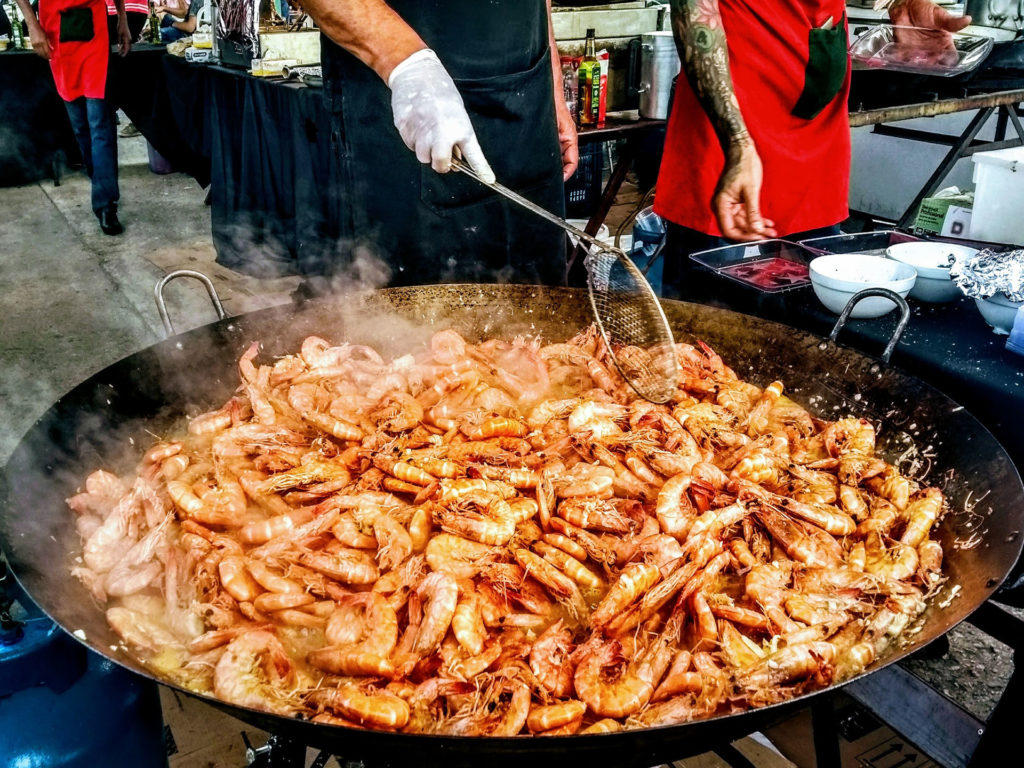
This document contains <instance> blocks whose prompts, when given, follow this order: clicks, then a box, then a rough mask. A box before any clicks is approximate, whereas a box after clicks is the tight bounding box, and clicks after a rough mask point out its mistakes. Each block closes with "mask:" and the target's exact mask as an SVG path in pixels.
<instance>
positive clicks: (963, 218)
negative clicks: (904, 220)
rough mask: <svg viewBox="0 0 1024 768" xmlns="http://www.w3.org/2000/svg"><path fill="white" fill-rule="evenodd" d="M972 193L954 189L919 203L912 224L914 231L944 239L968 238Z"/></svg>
mask: <svg viewBox="0 0 1024 768" xmlns="http://www.w3.org/2000/svg"><path fill="white" fill-rule="evenodd" d="M973 207H974V193H973V192H964V191H962V190H958V189H956V188H955V187H951V188H950V189H944V190H942V191H941V192H939V193H938V194H937V195H935V196H934V197H926V198H925V199H924V200H922V201H921V207H920V208H919V209H918V211H917V219H916V221H915V222H914V227H915V229H918V230H921V231H922V232H930V233H932V234H935V235H943V236H946V237H964V238H966V237H969V236H970V233H971V211H972V209H973Z"/></svg>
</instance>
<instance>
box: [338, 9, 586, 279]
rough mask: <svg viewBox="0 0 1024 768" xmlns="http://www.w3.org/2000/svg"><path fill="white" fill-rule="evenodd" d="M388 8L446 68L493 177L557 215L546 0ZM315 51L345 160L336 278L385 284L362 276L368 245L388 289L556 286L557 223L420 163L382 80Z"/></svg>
mask: <svg viewBox="0 0 1024 768" xmlns="http://www.w3.org/2000/svg"><path fill="white" fill-rule="evenodd" d="M388 4H389V5H390V6H391V7H392V8H393V9H394V10H395V11H396V12H397V13H398V14H399V15H401V16H402V18H403V19H405V21H406V22H407V23H408V24H409V26H411V27H412V28H413V29H415V30H416V32H417V33H419V35H420V37H422V38H423V40H424V41H425V42H426V43H427V45H428V46H430V47H431V48H432V49H433V50H434V51H436V52H437V55H438V57H439V58H440V59H441V62H442V63H443V64H444V66H445V68H446V69H447V70H448V72H449V74H450V75H451V76H452V79H453V80H454V81H455V85H456V86H457V87H458V89H459V93H460V94H461V95H462V99H463V101H464V102H465V105H466V110H467V112H468V113H469V117H470V120H471V121H472V123H473V127H474V128H475V129H476V134H477V138H478V139H479V141H480V146H481V147H482V148H483V151H484V155H485V157H486V158H487V160H488V162H489V163H490V164H491V168H493V169H494V173H495V175H496V177H497V179H498V181H500V182H502V183H504V184H506V185H507V186H510V187H512V188H513V189H516V190H517V191H519V192H520V193H521V194H523V195H524V196H526V197H528V198H529V199H530V200H532V201H533V202H535V203H537V204H539V205H541V206H543V207H545V208H547V209H548V210H550V211H553V212H555V213H557V214H558V215H560V216H561V215H564V209H565V197H564V187H563V184H562V163H561V150H560V147H559V143H558V132H557V128H556V124H555V116H554V91H553V88H552V77H551V58H550V55H551V54H550V46H549V42H548V20H547V7H546V4H545V2H544V0H491V2H487V3H483V2H479V0H389V3H388ZM321 59H322V64H323V74H324V95H325V100H326V104H327V108H328V110H329V111H330V112H331V114H332V118H333V129H334V137H333V138H334V142H333V143H334V145H335V147H336V151H337V152H338V153H340V158H341V167H342V183H341V186H342V189H341V191H340V194H339V195H338V204H339V205H340V206H341V207H342V210H340V211H338V215H339V217H340V220H341V221H342V222H343V227H342V232H343V235H342V239H341V242H340V243H339V244H338V248H337V251H336V253H337V257H336V258H335V259H334V262H335V263H334V264H333V265H332V270H333V271H334V272H335V273H338V274H343V275H351V274H352V273H353V272H357V273H358V274H359V275H360V276H361V277H363V278H364V279H370V280H376V281H378V282H380V281H381V280H382V278H380V277H379V276H377V275H373V274H372V270H371V274H370V275H367V274H366V269H365V267H364V265H365V264H366V263H367V261H366V260H363V259H361V254H365V253H367V252H369V253H370V254H371V255H373V256H378V257H380V258H381V259H383V261H384V262H385V263H386V264H387V265H388V266H389V268H390V276H389V277H388V278H386V280H387V284H390V285H422V284H431V283H450V282H504V283H508V282H515V283H540V284H559V283H562V282H563V281H564V272H565V250H566V249H565V244H566V241H565V237H564V234H563V233H562V231H561V230H559V229H558V228H556V227H553V226H552V225H551V224H549V223H547V222H544V221H543V220H541V219H538V218H536V217H535V216H532V215H530V214H528V213H526V212H525V211H522V210H520V209H518V208H517V207H515V206H513V205H512V204H510V203H508V202H506V201H504V200H502V199H500V198H497V197H496V196H495V195H494V193H492V192H490V191H489V190H487V189H486V188H484V187H483V186H482V185H480V184H479V183H478V182H476V181H474V180H472V179H469V178H467V177H465V176H462V175H461V174H458V173H447V174H438V173H435V172H434V171H433V170H432V169H431V168H430V166H429V165H421V164H420V162H419V161H418V160H417V159H416V156H415V154H414V153H413V152H412V151H411V150H409V149H408V148H407V147H406V146H405V144H404V143H403V142H402V139H401V137H400V136H399V134H398V130H397V129H396V128H395V126H394V122H393V119H392V113H391V92H390V90H388V88H387V85H386V84H385V83H384V82H382V81H381V80H380V78H379V77H377V75H376V74H375V73H374V72H373V71H372V70H371V69H370V68H369V67H367V66H365V65H364V64H363V63H361V62H360V61H359V60H358V59H356V58H355V57H354V56H352V55H351V54H349V53H348V52H347V51H345V50H343V49H341V48H340V47H338V46H337V45H335V44H333V43H332V42H330V41H329V40H327V39H326V38H322V46H321ZM370 262H371V263H372V260H370Z"/></svg>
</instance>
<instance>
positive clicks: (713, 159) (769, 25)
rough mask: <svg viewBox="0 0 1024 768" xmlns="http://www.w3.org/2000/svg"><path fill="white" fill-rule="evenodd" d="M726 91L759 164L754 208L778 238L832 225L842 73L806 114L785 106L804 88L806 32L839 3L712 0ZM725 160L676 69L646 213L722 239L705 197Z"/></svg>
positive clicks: (839, 208) (842, 141) (846, 152)
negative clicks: (724, 48) (828, 96)
mask: <svg viewBox="0 0 1024 768" xmlns="http://www.w3.org/2000/svg"><path fill="white" fill-rule="evenodd" d="M719 7H720V10H721V14H722V24H723V26H724V28H725V34H726V38H727V41H728V47H729V66H730V69H731V71H732V80H733V88H734V89H735V92H736V99H737V101H738V102H739V105H740V111H741V112H742V113H743V119H744V121H745V122H746V124H747V129H748V130H749V131H750V135H751V137H752V138H753V140H754V144H755V146H756V147H757V152H758V154H759V155H760V157H761V162H762V164H763V166H764V184H763V186H762V189H761V213H762V215H763V216H765V217H766V218H768V219H771V220H773V221H774V222H775V227H776V229H777V231H778V232H779V234H780V236H785V235H789V234H794V233H796V232H802V231H805V230H808V229H815V228H818V227H827V226H831V225H833V224H838V223H839V222H841V221H842V220H843V219H845V218H846V217H847V215H848V214H849V210H848V208H847V200H848V192H849V181H850V127H849V126H850V124H849V115H848V111H847V97H848V94H849V87H850V76H849V71H847V76H846V84H845V85H844V86H843V88H842V90H841V91H840V93H839V94H838V95H837V96H836V97H835V98H834V99H833V100H832V101H831V102H830V103H829V105H828V106H827V107H825V109H824V110H823V111H822V112H821V114H819V115H818V116H817V117H815V118H814V119H813V120H805V119H803V118H799V117H795V116H793V115H792V114H791V112H790V111H791V110H792V109H793V107H794V106H796V103H797V100H798V99H799V98H800V93H801V92H802V91H803V87H804V72H805V69H806V66H807V59H808V56H809V53H808V48H809V43H808V35H809V33H810V30H811V29H812V28H817V27H820V26H821V25H822V24H824V23H825V22H826V21H827V20H828V18H829V16H831V17H832V18H833V20H834V22H835V23H836V24H840V23H843V14H844V13H845V10H846V8H845V3H844V2H843V0H719ZM724 166H725V159H724V156H723V154H722V149H721V146H720V145H719V143H718V137H717V136H716V135H715V132H714V130H713V129H712V127H711V121H710V120H709V119H708V117H707V115H706V114H705V112H704V109H703V107H701V105H700V103H699V102H698V101H697V97H696V95H695V94H694V92H693V89H692V88H691V87H690V84H689V82H688V81H687V79H686V76H685V74H682V73H681V74H680V76H679V80H678V82H677V85H676V92H675V100H674V102H673V105H672V114H671V115H670V116H669V123H668V134H667V136H666V140H665V151H664V155H663V158H662V164H661V172H660V175H659V178H658V191H657V195H656V197H655V203H654V210H655V212H656V213H658V214H659V215H660V216H662V217H664V218H665V219H668V220H669V221H671V222H674V223H676V224H679V225H682V226H684V227H689V228H690V229H696V230H698V231H700V232H704V233H705V234H709V235H715V236H721V230H720V229H719V228H718V222H717V220H716V219H715V214H714V212H713V211H712V209H711V198H712V196H713V194H714V190H715V186H716V185H717V183H718V178H719V176H720V175H721V173H722V169H723V168H724Z"/></svg>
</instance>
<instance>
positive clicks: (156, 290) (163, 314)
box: [153, 269, 228, 336]
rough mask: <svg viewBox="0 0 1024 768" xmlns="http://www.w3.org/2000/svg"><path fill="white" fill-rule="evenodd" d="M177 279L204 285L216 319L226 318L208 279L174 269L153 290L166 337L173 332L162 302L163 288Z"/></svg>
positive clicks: (172, 324) (169, 318) (215, 290)
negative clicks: (189, 280)
mask: <svg viewBox="0 0 1024 768" xmlns="http://www.w3.org/2000/svg"><path fill="white" fill-rule="evenodd" d="M179 277H191V278H193V279H195V280H198V281H199V282H201V283H202V284H203V285H205V286H206V293H207V294H208V295H209V296H210V301H211V302H212V304H213V308H214V309H215V310H217V317H218V318H220V319H221V320H223V319H224V318H225V317H227V316H228V313H227V312H225V311H224V305H223V304H221V303H220V296H218V295H217V289H216V288H214V287H213V281H212V280H211V279H210V278H208V277H207V276H206V275H204V274H203V273H202V272H196V271H195V270H194V269H176V270H174V271H173V272H168V273H167V274H166V275H164V276H163V279H161V280H160V282H159V283H157V284H156V287H155V288H154V289H153V294H154V295H155V297H156V308H157V311H158V312H160V319H161V320H162V321H163V323H164V330H165V331H167V335H168V336H174V335H175V332H174V323H172V322H171V316H170V315H169V314H168V312H167V304H166V303H165V302H164V286H165V285H167V284H168V283H169V282H171V280H176V279H177V278H179Z"/></svg>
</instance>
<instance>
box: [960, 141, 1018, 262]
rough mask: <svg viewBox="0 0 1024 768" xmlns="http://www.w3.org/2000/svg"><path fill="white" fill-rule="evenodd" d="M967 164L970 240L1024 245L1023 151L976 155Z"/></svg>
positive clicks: (979, 153)
mask: <svg viewBox="0 0 1024 768" xmlns="http://www.w3.org/2000/svg"><path fill="white" fill-rule="evenodd" d="M971 160H973V161H974V185H975V191H974V210H973V212H972V213H971V239H972V240H984V241H986V242H989V243H1012V244H1014V245H1024V216H1022V215H1021V211H1022V210H1024V147H1013V148H1012V149H997V150H995V151H993V152H978V153H977V154H974V155H971Z"/></svg>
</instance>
